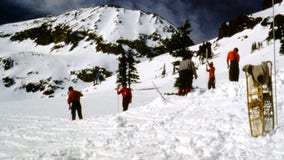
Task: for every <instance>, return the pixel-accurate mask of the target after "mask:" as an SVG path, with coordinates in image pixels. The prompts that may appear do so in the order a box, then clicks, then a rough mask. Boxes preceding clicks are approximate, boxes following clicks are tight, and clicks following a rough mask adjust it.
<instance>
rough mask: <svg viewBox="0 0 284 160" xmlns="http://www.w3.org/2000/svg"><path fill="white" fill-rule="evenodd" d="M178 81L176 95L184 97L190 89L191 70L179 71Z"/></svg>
mask: <svg viewBox="0 0 284 160" xmlns="http://www.w3.org/2000/svg"><path fill="white" fill-rule="evenodd" d="M179 79H180V85H179V90H178V95H186V94H187V93H188V92H190V90H191V88H192V80H193V72H192V71H191V70H182V71H179Z"/></svg>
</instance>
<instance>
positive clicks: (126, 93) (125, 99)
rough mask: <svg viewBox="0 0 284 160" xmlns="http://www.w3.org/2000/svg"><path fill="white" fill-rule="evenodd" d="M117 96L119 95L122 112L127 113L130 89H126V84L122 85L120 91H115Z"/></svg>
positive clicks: (130, 100)
mask: <svg viewBox="0 0 284 160" xmlns="http://www.w3.org/2000/svg"><path fill="white" fill-rule="evenodd" d="M117 94H121V96H122V107H123V111H127V110H128V106H129V103H131V102H132V92H131V88H128V87H127V84H126V83H123V84H122V89H119V88H118V89H117Z"/></svg>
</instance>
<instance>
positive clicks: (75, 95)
mask: <svg viewBox="0 0 284 160" xmlns="http://www.w3.org/2000/svg"><path fill="white" fill-rule="evenodd" d="M68 91H69V92H68V99H67V103H68V105H69V110H70V109H71V114H72V120H75V119H76V111H77V113H78V117H79V119H83V115H82V106H81V102H80V97H82V96H83V94H82V93H81V92H79V91H76V90H74V89H73V87H71V86H70V87H69V88H68Z"/></svg>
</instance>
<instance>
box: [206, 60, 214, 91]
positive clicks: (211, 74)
mask: <svg viewBox="0 0 284 160" xmlns="http://www.w3.org/2000/svg"><path fill="white" fill-rule="evenodd" d="M208 67H209V68H208ZM206 71H207V72H209V79H208V89H211V88H213V89H215V81H216V79H215V67H214V64H213V62H211V63H209V62H208V61H207V65H206Z"/></svg>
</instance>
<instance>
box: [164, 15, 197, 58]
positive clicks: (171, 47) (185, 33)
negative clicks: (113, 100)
mask: <svg viewBox="0 0 284 160" xmlns="http://www.w3.org/2000/svg"><path fill="white" fill-rule="evenodd" d="M190 32H191V24H190V22H189V20H186V22H185V24H184V25H183V26H181V27H179V28H178V29H177V31H176V33H175V34H173V35H172V37H171V39H168V38H167V39H166V40H165V41H164V42H163V43H164V45H165V48H166V50H167V51H168V52H170V53H171V54H172V55H173V56H176V57H179V56H181V55H180V54H182V52H181V51H182V50H185V49H186V48H187V47H189V46H192V45H194V42H193V41H192V40H191V39H190V36H189V35H190Z"/></svg>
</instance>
